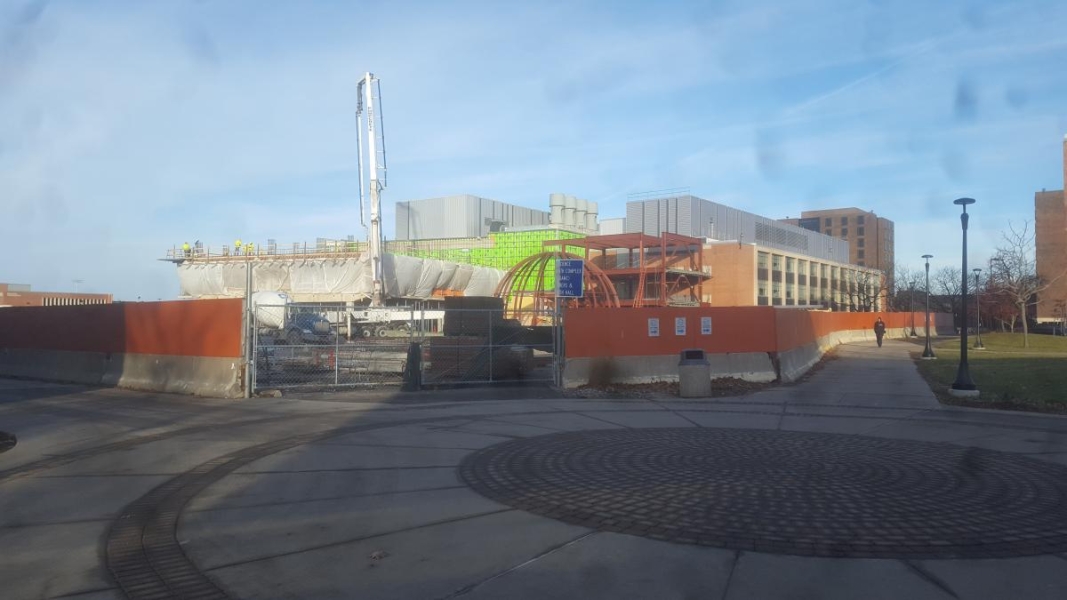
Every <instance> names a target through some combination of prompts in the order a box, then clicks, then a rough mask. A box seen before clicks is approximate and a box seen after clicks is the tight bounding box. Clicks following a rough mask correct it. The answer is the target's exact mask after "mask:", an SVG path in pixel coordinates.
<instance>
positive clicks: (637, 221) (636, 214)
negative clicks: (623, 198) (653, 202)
mask: <svg viewBox="0 0 1067 600" xmlns="http://www.w3.org/2000/svg"><path fill="white" fill-rule="evenodd" d="M644 209H645V205H644V204H641V203H640V202H629V203H627V204H626V225H625V227H626V233H641V232H642V231H644V214H645V210H644Z"/></svg>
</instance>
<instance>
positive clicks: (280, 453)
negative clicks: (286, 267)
mask: <svg viewBox="0 0 1067 600" xmlns="http://www.w3.org/2000/svg"><path fill="white" fill-rule="evenodd" d="M911 348H912V346H911V345H910V344H908V343H905V342H894V341H888V342H887V343H886V345H885V346H884V347H882V348H878V347H876V346H875V344H874V343H865V344H864V343H861V344H852V345H846V346H842V347H841V348H840V349H839V351H838V353H837V358H836V359H834V360H832V361H829V362H828V363H827V364H826V365H825V366H824V367H823V368H822V369H820V370H819V371H818V372H817V373H815V374H813V375H812V376H811V377H810V379H809V380H807V381H805V382H803V383H801V384H797V385H792V386H783V387H778V388H772V389H769V390H766V391H764V392H760V393H757V394H753V395H751V396H747V397H744V398H719V399H714V400H699V401H680V400H675V401H636V400H634V401H620V400H575V399H556V400H552V399H547V400H545V399H515V400H500V401H484V400H482V401H477V402H462V401H450V402H448V403H424V404H416V403H403V404H393V405H391V404H388V403H366V404H361V403H337V402H317V401H301V400H294V399H284V400H283V399H269V400H254V401H250V402H243V403H225V404H222V405H211V404H210V403H208V402H202V401H199V400H185V399H180V398H176V397H168V396H157V397H152V398H144V397H141V396H138V395H137V394H134V393H130V392H120V391H116V390H107V391H99V390H98V391H93V390H89V391H86V390H78V389H72V388H66V387H56V388H54V389H51V391H49V392H47V393H44V392H40V390H38V392H25V393H24V394H28V395H29V396H32V397H26V398H22V397H21V396H18V397H17V398H22V399H16V400H12V401H10V402H4V401H3V400H0V418H2V419H4V427H3V428H4V429H5V430H8V431H11V432H12V433H14V434H16V435H18V436H19V440H20V441H19V445H18V446H16V447H15V448H14V449H12V450H11V451H9V452H6V453H4V454H0V547H3V548H4V549H5V552H4V554H3V558H0V581H4V582H5V584H4V586H5V593H4V597H5V598H59V597H67V598H79V599H98V598H99V599H104V598H122V597H125V596H124V595H123V592H122V591H121V590H120V589H119V587H118V584H119V583H121V582H117V581H116V579H115V577H114V576H113V575H112V574H111V573H110V572H109V570H108V569H107V568H106V566H105V564H104V562H103V561H104V558H103V557H104V556H105V553H104V551H103V550H102V548H101V544H102V541H101V540H104V539H106V538H107V536H108V532H109V531H110V530H111V528H112V527H113V525H114V524H115V523H116V522H120V521H121V520H122V518H123V515H124V514H127V513H128V512H129V511H128V510H127V509H126V507H127V505H129V504H130V503H132V502H133V501H134V500H137V499H138V498H142V497H146V498H147V497H148V496H145V495H146V494H148V492H149V491H150V490H152V489H153V488H156V486H158V485H160V484H162V483H164V482H170V481H173V480H174V478H175V477H177V476H178V475H180V474H183V473H186V472H188V471H189V470H190V469H193V468H194V467H197V466H198V465H203V464H204V463H207V462H208V461H210V460H212V459H214V458H216V457H220V456H223V455H230V456H237V457H238V458H241V462H240V463H233V464H234V465H235V466H234V467H233V468H232V470H231V471H230V472H228V474H223V475H219V476H217V477H216V476H214V475H212V473H213V472H212V471H210V468H212V467H210V465H209V467H199V469H201V470H203V472H204V473H205V474H206V475H204V477H206V478H208V479H210V481H213V482H214V483H210V481H208V479H205V484H204V487H203V488H202V489H201V490H200V491H198V492H197V493H196V494H195V495H192V496H191V499H190V500H189V501H188V502H187V503H186V504H184V507H183V508H182V510H181V511H180V519H178V517H177V515H176V516H175V521H174V523H175V524H176V525H175V526H176V528H175V529H174V530H173V531H171V533H169V534H167V535H165V536H163V537H164V538H168V539H162V541H161V542H160V543H162V544H167V543H173V544H174V547H176V548H180V549H181V552H182V553H184V555H185V556H187V557H188V558H189V559H191V562H192V565H194V566H195V569H197V570H198V571H199V573H200V574H204V575H206V576H207V577H208V578H209V580H210V581H211V582H214V584H215V585H217V587H218V588H220V589H221V590H222V591H224V592H225V594H227V595H229V596H230V597H234V598H353V597H359V598H383V599H384V598H452V597H460V596H462V597H465V598H487V599H488V598H509V599H512V598H517V599H522V598H546V597H553V598H612V599H616V598H649V597H657V598H664V599H667V598H716V599H720V598H726V599H740V598H759V599H767V598H790V599H794V598H831V599H832V598H849V599H851V598H887V599H889V598H892V599H898V598H901V597H908V598H909V599H912V600H919V599H924V598H976V599H984V598H989V599H994V598H995V599H1003V598H1025V599H1037V598H1055V599H1061V598H1064V597H1067V554H1065V552H1067V529H1065V528H1067V500H1065V498H1067V418H1063V417H1056V416H1048V415H1031V414H1018V413H1003V412H998V411H978V410H971V409H963V408H956V407H943V406H940V405H939V404H938V402H937V400H936V398H935V397H934V396H933V394H932V393H931V392H930V390H929V388H928V387H927V386H926V384H925V383H924V382H923V380H922V379H921V378H920V377H919V375H918V373H917V371H916V369H915V367H914V365H913V363H912V362H911V360H910V358H909V356H908V351H909V349H911ZM2 384H3V382H0V397H3V396H8V397H13V396H16V394H17V393H23V392H5V391H4V387H3V385H2ZM27 385H28V384H27ZM29 387H32V385H31V386H29ZM75 423H77V424H75ZM227 423H232V426H228V425H227ZM71 432H78V436H79V437H78V440H77V442H71V441H70V440H69V439H66V438H67V436H69V435H70V433H71ZM298 435H303V436H305V437H303V438H301V439H299V440H296V441H294V442H293V443H291V444H279V443H277V442H278V440H283V439H286V438H293V436H298ZM115 436H118V437H119V438H121V439H122V440H128V443H126V445H124V446H120V447H115V448H113V449H107V448H104V449H102V450H101V449H100V448H99V447H100V445H101V444H102V443H103V442H105V441H113V440H114V439H115ZM293 439H295V438H293ZM138 440H142V441H138ZM265 442H270V443H271V444H272V445H271V446H270V447H269V448H268V447H266V446H260V445H261V444H264V443H265ZM24 443H25V444H26V448H23V445H24ZM60 443H63V444H64V445H62V446H60V445H59V444H60ZM259 448H263V449H262V450H258V449H259ZM68 451H70V452H83V453H85V456H84V457H83V458H75V459H69V460H65V461H58V462H57V463H56V464H52V463H49V462H48V461H49V460H51V459H50V456H51V455H54V454H63V453H64V452H68ZM242 453H243V454H242ZM216 463H220V464H221V459H220V461H216ZM32 464H37V465H39V467H37V468H32V469H30V468H27V467H26V465H32ZM211 464H215V463H211ZM20 465H21V468H23V471H22V472H19V473H18V476H17V477H14V476H8V477H5V475H4V473H5V472H8V470H9V469H11V468H12V467H17V466H20ZM238 465H239V466H238ZM198 472H199V471H198ZM209 476H210V477H209ZM187 478H189V479H190V480H192V479H195V477H194V476H193V475H189V476H187ZM208 483H210V485H209V484H208ZM155 493H156V494H157V495H158V494H159V493H158V492H155ZM150 496H151V495H150ZM168 540H169V541H168ZM161 576H162V577H166V576H167V575H166V573H165V572H164V573H163V574H162V575H161ZM175 581H178V580H177V579H175Z"/></svg>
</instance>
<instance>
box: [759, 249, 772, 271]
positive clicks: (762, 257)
mask: <svg viewBox="0 0 1067 600" xmlns="http://www.w3.org/2000/svg"><path fill="white" fill-rule="evenodd" d="M770 261H771V259H770V255H769V254H767V253H766V252H760V253H759V254H757V255H756V267H757V268H759V269H766V268H767V267H768V266H769V265H768V263H770Z"/></svg>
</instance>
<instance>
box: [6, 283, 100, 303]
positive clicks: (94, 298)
mask: <svg viewBox="0 0 1067 600" xmlns="http://www.w3.org/2000/svg"><path fill="white" fill-rule="evenodd" d="M111 300H112V298H111V294H79V293H76V292H75V293H71V292H35V291H33V290H31V289H30V286H28V285H26V284H21V283H0V308H6V307H9V306H80V305H83V304H111Z"/></svg>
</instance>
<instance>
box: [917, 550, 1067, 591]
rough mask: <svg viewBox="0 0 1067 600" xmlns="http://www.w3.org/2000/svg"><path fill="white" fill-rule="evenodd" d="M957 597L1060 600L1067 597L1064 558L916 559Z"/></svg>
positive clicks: (1066, 566) (1066, 563)
mask: <svg viewBox="0 0 1067 600" xmlns="http://www.w3.org/2000/svg"><path fill="white" fill-rule="evenodd" d="M917 564H919V565H920V566H921V567H922V568H923V569H925V570H927V571H928V572H930V573H931V574H933V575H934V576H935V577H937V578H939V579H941V580H942V581H943V582H944V583H946V584H947V585H948V586H949V587H950V588H951V589H952V590H953V591H955V592H956V593H957V594H958V595H959V596H960V597H961V598H967V599H973V600H1006V599H1015V598H1017V599H1019V600H1063V598H1067V558H1064V557H1063V556H1035V557H1031V558H1017V559H1002V560H974V561H962V560H961V561H956V560H940V561H919V562H918V563H917Z"/></svg>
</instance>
